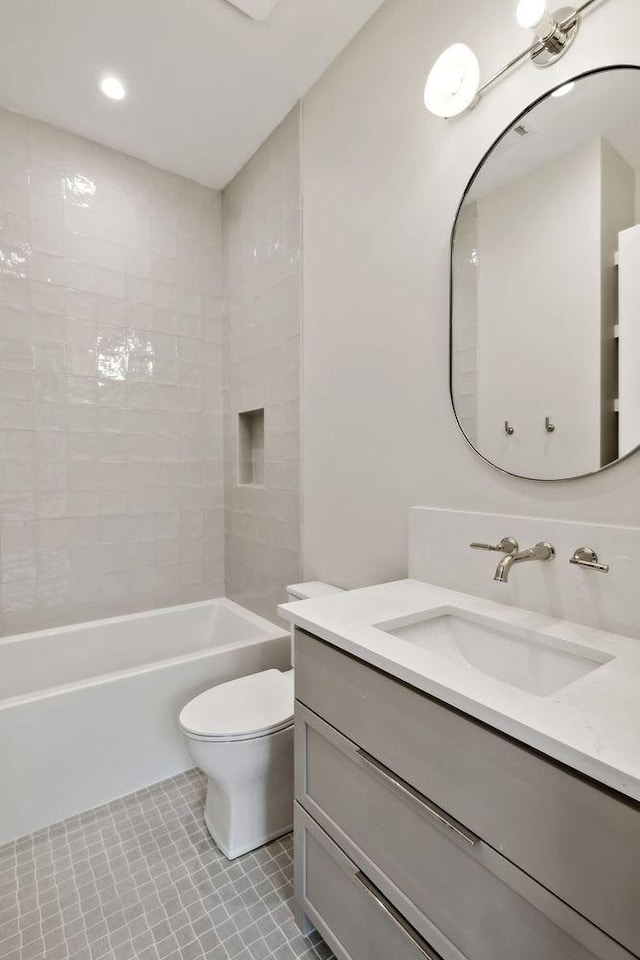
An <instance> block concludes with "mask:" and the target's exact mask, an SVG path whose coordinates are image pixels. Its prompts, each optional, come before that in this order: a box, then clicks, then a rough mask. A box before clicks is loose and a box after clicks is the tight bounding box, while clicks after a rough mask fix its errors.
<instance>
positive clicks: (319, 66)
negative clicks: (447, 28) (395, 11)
mask: <svg viewBox="0 0 640 960" xmlns="http://www.w3.org/2000/svg"><path fill="white" fill-rule="evenodd" d="M381 4H382V0H315V2H314V0H280V2H279V3H278V4H277V6H276V8H275V10H274V11H273V13H272V15H271V16H270V17H269V18H268V19H267V20H266V21H264V22H258V21H255V20H251V19H250V18H249V17H247V16H245V15H244V14H243V13H241V12H240V11H239V10H237V9H235V8H234V7H233V6H230V5H229V4H228V3H226V2H225V0H107V2H105V0H0V23H1V24H2V29H1V31H0V105H2V106H5V107H8V108H9V109H11V110H17V111H19V112H20V113H25V114H27V115H28V116H31V117H35V118H37V119H39V120H45V121H47V122H48V123H51V124H53V125H54V126H57V127H62V128H63V129H65V130H71V131H73V132H74V133H79V134H81V135H82V136H85V137H89V138H91V139H92V140H96V141H98V142H99V143H103V144H105V145H107V146H109V147H114V148H115V149H117V150H122V151H124V152H125V153H130V154H133V155H134V156H136V157H140V158H142V159H143V160H147V161H148V162H149V163H153V164H155V165H156V166H159V167H163V168H165V169H167V170H171V171H173V172H174V173H179V174H182V175H183V176H185V177H190V178H192V179H194V180H198V181H200V182H201V183H205V184H208V185H209V186H212V187H216V188H220V187H223V186H225V185H226V184H227V183H228V182H229V180H230V179H231V178H232V177H233V176H234V174H235V173H236V172H237V171H238V170H239V169H240V168H241V167H242V166H243V164H244V163H245V162H246V161H247V160H248V159H249V157H250V156H251V155H252V154H253V152H254V151H255V150H256V148H257V147H258V146H259V145H260V144H261V143H262V142H263V141H264V139H265V138H266V137H267V136H268V135H269V133H271V131H272V130H273V129H274V128H275V127H276V126H277V125H278V123H279V122H280V121H281V120H282V119H283V118H284V117H285V116H286V114H287V113H288V112H289V110H290V109H291V108H292V107H293V105H294V104H295V102H296V101H297V100H298V98H299V97H301V96H302V95H303V94H304V93H306V91H307V90H308V89H309V88H310V87H311V86H312V85H313V83H314V82H315V81H316V80H317V79H318V77H320V76H321V74H322V73H323V72H324V70H325V69H326V68H327V67H328V66H329V64H330V63H331V62H332V60H334V59H335V57H336V56H337V55H338V54H339V53H340V51H341V50H342V49H344V47H345V46H346V45H347V44H348V43H349V41H350V40H351V39H352V37H353V36H355V34H356V33H357V32H358V30H359V29H360V28H361V27H362V26H363V25H364V23H365V22H366V21H367V20H368V18H369V17H370V16H371V14H372V13H374V11H375V10H376V9H377V8H378V7H379V6H381ZM105 73H113V74H115V75H117V76H119V77H120V78H121V79H122V80H123V81H124V82H125V83H126V85H127V89H128V91H129V96H128V97H127V98H126V100H123V101H121V102H118V103H116V102H113V101H109V100H107V99H106V98H105V97H104V96H103V95H102V94H101V93H100V91H99V89H98V80H99V78H100V76H101V75H104V74H105Z"/></svg>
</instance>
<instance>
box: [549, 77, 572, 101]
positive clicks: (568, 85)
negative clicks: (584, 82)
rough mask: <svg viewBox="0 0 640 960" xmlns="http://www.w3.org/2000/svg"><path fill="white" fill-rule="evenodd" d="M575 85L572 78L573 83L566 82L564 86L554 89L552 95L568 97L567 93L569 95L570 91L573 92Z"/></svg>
mask: <svg viewBox="0 0 640 960" xmlns="http://www.w3.org/2000/svg"><path fill="white" fill-rule="evenodd" d="M574 87H575V83H574V82H573V80H572V81H571V83H565V85H564V87H558V89H557V90H554V91H553V93H552V94H551V96H552V97H566V95H567V94H568V93H571V91H572V90H573V88H574Z"/></svg>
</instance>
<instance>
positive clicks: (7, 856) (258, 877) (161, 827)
mask: <svg viewBox="0 0 640 960" xmlns="http://www.w3.org/2000/svg"><path fill="white" fill-rule="evenodd" d="M204 791H205V781H204V779H203V777H202V776H201V774H200V773H198V772H197V771H195V770H192V771H189V772H188V773H186V774H182V775H181V776H179V777H174V778H173V779H172V780H167V781H165V782H164V783H159V784H156V785H155V786H153V787H149V788H148V789H146V790H141V791H139V792H138V793H135V794H132V795H131V796H129V797H125V798H124V799H122V800H116V801H114V802H113V803H109V804H107V805H106V806H104V807H98V808H97V809H96V810H91V811H90V812H88V813H83V814H81V815H80V816H77V817H72V818H71V819H69V820H65V821H64V822H63V823H59V824H56V825H55V826H53V827H49V828H47V829H46V830H41V831H39V832H38V833H34V834H32V835H31V836H28V837H23V838H22V839H20V840H17V841H15V842H14V843H10V844H7V845H6V846H4V847H0V957H2V960H202V958H206V960H268V958H274V960H302V958H304V960H333V954H332V953H331V951H330V950H329V948H328V947H327V945H326V944H325V943H324V942H323V941H322V940H321V939H320V937H319V936H318V935H317V934H314V935H313V936H312V937H311V938H310V939H305V938H304V937H302V936H301V935H300V932H299V931H298V929H297V927H296V926H295V924H294V922H293V918H292V913H291V906H290V903H291V896H292V883H291V877H292V870H293V864H292V839H291V837H285V838H284V839H282V840H276V841H275V842H274V843H271V844H269V846H267V847H263V848H262V849H261V850H258V851H256V852H255V853H250V854H247V855H246V856H245V857H241V858H240V859H238V860H236V861H234V862H233V863H229V861H228V860H226V859H225V858H224V857H223V855H222V854H221V853H220V852H219V851H218V849H217V847H216V846H215V844H214V843H213V842H212V840H211V839H210V837H209V835H208V833H207V832H206V829H205V827H204V823H203V820H202V806H203V802H204Z"/></svg>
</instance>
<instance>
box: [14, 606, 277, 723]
mask: <svg viewBox="0 0 640 960" xmlns="http://www.w3.org/2000/svg"><path fill="white" fill-rule="evenodd" d="M212 606H224V607H226V608H227V609H229V610H231V611H232V612H235V613H237V612H238V611H239V612H240V614H239V615H240V616H242V617H243V619H246V620H249V622H251V623H253V624H254V625H255V626H256V628H260V632H256V634H255V635H254V636H251V637H248V638H247V639H245V640H234V641H232V642H230V643H224V644H221V645H220V646H217V647H211V648H209V649H206V650H198V651H195V652H193V653H187V654H182V655H179V656H175V657H165V658H164V659H162V660H151V661H149V662H148V663H143V664H140V665H139V666H137V667H129V668H127V669H125V670H112V671H111V672H109V673H100V674H97V675H96V676H92V677H87V678H86V679H84V680H74V681H72V682H70V683H63V684H58V685H57V686H54V687H44V688H40V689H39V690H34V691H32V692H31V693H24V694H19V695H18V696H15V697H5V698H4V699H0V712H2V711H4V710H8V709H11V708H15V707H18V706H22V705H23V704H28V703H34V702H36V701H38V700H45V699H50V698H52V697H57V696H62V695H63V694H66V693H72V692H74V691H77V690H84V689H89V688H91V687H95V686H99V685H102V684H106V683H115V682H117V681H119V680H123V679H124V678H125V677H134V676H140V675H142V674H145V673H151V672H152V671H156V670H158V671H159V670H165V669H169V668H170V667H174V666H176V665H177V664H179V663H192V662H194V661H197V660H206V659H208V658H210V657H214V656H216V654H218V653H220V654H222V653H228V652H229V651H231V650H237V649H241V648H242V649H244V648H246V647H252V646H256V645H257V644H260V643H264V642H265V641H269V640H283V639H285V638H288V637H289V636H290V633H289V630H287V629H285V628H284V627H282V628H280V627H278V625H277V624H275V623H272V622H271V621H270V620H266V619H265V618H264V617H261V616H260V615H259V614H257V613H253V611H252V610H248V609H247V608H246V607H243V606H242V605H241V604H239V603H236V601H235V600H230V599H229V598H228V597H212V598H211V599H210V600H196V601H195V602H193V603H180V604H174V605H172V606H169V607H153V608H151V609H150V610H143V611H139V612H138V613H132V614H124V615H121V616H117V617H105V618H103V619H101V620H85V621H83V622H81V623H73V624H69V625H68V626H61V627H48V628H46V629H44V630H34V631H31V632H30V633H17V634H11V635H10V636H8V637H1V638H0V651H1V650H2V648H3V647H4V646H6V645H9V644H11V643H19V642H20V641H21V640H31V639H42V638H44V637H47V638H51V637H54V636H57V635H58V634H60V633H61V632H65V633H66V632H74V633H75V632H79V631H80V630H82V629H84V628H86V627H100V626H104V625H108V624H117V623H122V622H124V621H127V622H130V621H132V620H141V619H143V618H149V617H152V616H155V615H157V616H161V615H162V614H166V613H171V612H175V611H177V610H188V609H194V608H198V607H212Z"/></svg>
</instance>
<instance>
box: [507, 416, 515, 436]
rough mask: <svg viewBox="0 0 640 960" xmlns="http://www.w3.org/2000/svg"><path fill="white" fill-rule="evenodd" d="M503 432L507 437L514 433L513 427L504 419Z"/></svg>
mask: <svg viewBox="0 0 640 960" xmlns="http://www.w3.org/2000/svg"><path fill="white" fill-rule="evenodd" d="M504 432H505V433H506V435H507V436H508V437H512V436H513V435H514V433H515V430H514V429H513V427H512V426H511V424H510V423H509V421H508V420H505V422H504Z"/></svg>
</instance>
